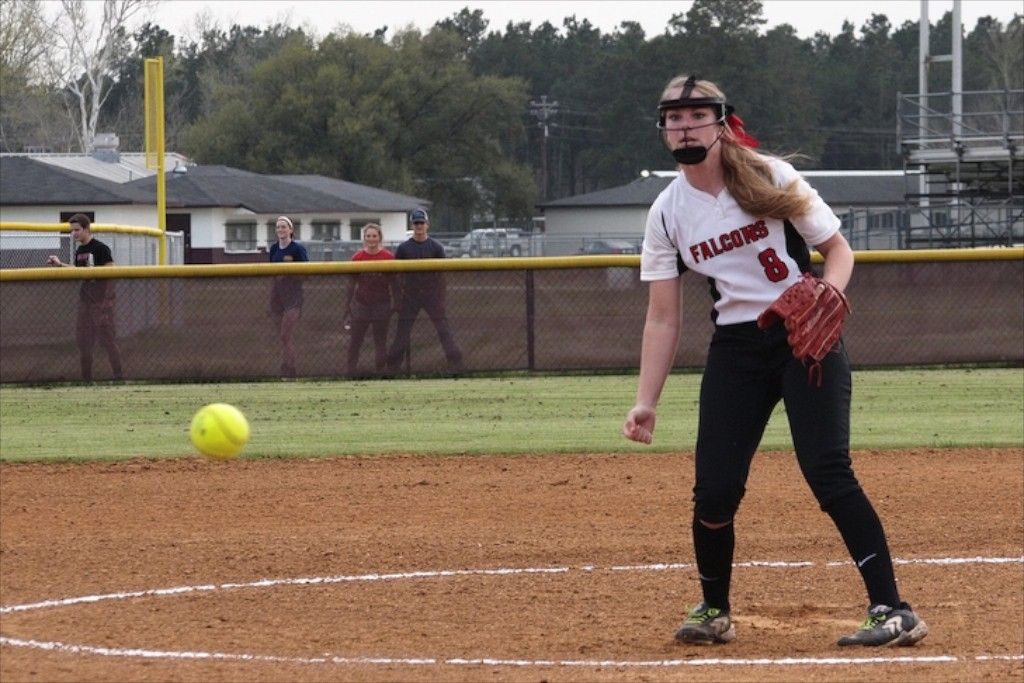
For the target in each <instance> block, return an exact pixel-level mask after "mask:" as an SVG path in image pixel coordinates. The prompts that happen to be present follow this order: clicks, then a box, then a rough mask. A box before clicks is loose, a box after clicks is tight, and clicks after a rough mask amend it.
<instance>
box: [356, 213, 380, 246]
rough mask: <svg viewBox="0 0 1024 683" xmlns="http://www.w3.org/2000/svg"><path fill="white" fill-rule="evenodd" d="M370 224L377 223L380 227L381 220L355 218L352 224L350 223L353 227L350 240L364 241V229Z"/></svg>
mask: <svg viewBox="0 0 1024 683" xmlns="http://www.w3.org/2000/svg"><path fill="white" fill-rule="evenodd" d="M370 223H376V224H377V225H380V219H379V218H353V219H352V221H351V223H349V225H350V226H351V228H350V230H349V239H351V240H353V241H355V242H359V241H361V240H362V239H363V228H364V227H366V226H367V225H368V224H370Z"/></svg>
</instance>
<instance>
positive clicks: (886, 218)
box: [868, 211, 896, 229]
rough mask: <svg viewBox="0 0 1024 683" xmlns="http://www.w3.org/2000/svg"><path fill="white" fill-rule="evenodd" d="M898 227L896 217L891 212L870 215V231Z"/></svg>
mask: <svg viewBox="0 0 1024 683" xmlns="http://www.w3.org/2000/svg"><path fill="white" fill-rule="evenodd" d="M895 227H896V215H895V214H894V213H893V212H891V211H889V212H886V213H876V214H869V215H868V228H869V229H885V228H895Z"/></svg>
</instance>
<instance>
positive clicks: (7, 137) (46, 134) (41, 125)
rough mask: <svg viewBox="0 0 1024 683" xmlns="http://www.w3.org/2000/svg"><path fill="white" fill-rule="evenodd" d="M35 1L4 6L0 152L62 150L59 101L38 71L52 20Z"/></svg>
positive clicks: (0, 19) (0, 17) (9, 1)
mask: <svg viewBox="0 0 1024 683" xmlns="http://www.w3.org/2000/svg"><path fill="white" fill-rule="evenodd" d="M42 7H43V6H42V5H41V4H40V3H39V2H36V0H3V1H2V2H0V150H3V151H5V152H12V151H21V150H25V149H63V148H64V146H66V145H65V143H66V142H67V138H68V133H69V132H70V130H67V129H66V128H67V126H66V125H65V124H66V121H65V120H64V119H65V117H64V116H63V114H61V113H60V108H61V107H60V99H59V97H57V96H56V95H55V94H54V92H53V89H52V87H50V86H51V84H50V83H47V82H46V78H45V77H46V73H45V70H44V69H41V68H40V64H42V63H43V62H44V57H45V56H46V49H47V44H48V43H49V35H50V33H51V30H52V22H50V21H48V20H47V19H46V17H45V16H44V15H43V11H42Z"/></svg>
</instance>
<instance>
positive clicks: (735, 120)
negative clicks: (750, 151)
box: [725, 114, 761, 148]
mask: <svg viewBox="0 0 1024 683" xmlns="http://www.w3.org/2000/svg"><path fill="white" fill-rule="evenodd" d="M725 122H726V123H728V124H729V127H730V128H731V129H732V134H733V137H735V138H736V144H738V145H743V146H744V147H750V148H754V147H760V146H761V143H760V142H758V140H757V138H755V137H754V136H753V135H751V134H750V133H748V132H747V131H746V130H745V129H744V128H743V119H741V118H740V117H738V116H736V114H729V115H728V116H726V117H725Z"/></svg>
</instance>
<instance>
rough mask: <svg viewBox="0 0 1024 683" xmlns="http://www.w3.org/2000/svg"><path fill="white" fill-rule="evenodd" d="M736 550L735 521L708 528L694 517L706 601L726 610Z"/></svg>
mask: <svg viewBox="0 0 1024 683" xmlns="http://www.w3.org/2000/svg"><path fill="white" fill-rule="evenodd" d="M735 547H736V530H735V528H734V527H733V525H732V522H729V523H728V524H727V525H725V526H723V527H721V528H720V529H709V528H707V527H706V526H704V525H703V524H701V523H700V521H699V520H698V519H696V518H694V520H693V551H694V554H696V556H697V571H699V572H700V586H701V588H702V589H703V591H704V602H706V603H708V605H710V606H711V607H718V608H719V609H722V610H725V611H729V582H730V581H731V579H732V554H733V551H734V549H735Z"/></svg>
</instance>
